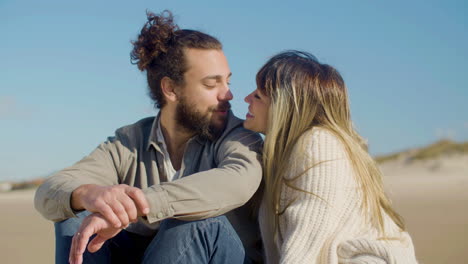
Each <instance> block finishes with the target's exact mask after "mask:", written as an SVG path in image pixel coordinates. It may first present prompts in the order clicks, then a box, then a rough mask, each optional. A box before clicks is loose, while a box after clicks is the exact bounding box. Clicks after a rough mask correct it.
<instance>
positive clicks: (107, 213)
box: [99, 204, 122, 228]
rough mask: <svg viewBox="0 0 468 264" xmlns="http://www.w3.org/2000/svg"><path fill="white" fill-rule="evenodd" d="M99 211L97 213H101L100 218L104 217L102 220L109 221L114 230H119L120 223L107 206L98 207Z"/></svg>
mask: <svg viewBox="0 0 468 264" xmlns="http://www.w3.org/2000/svg"><path fill="white" fill-rule="evenodd" d="M99 209H100V211H99V213H101V214H102V216H104V218H105V219H106V220H107V221H109V222H110V223H111V224H112V225H113V226H114V227H115V228H120V227H121V226H122V223H121V222H120V220H119V218H118V217H117V215H116V214H115V213H114V211H113V210H112V208H111V207H110V206H109V205H107V204H104V205H102V206H100V208H99Z"/></svg>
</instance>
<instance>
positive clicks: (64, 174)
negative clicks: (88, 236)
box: [35, 137, 148, 227]
mask: <svg viewBox="0 0 468 264" xmlns="http://www.w3.org/2000/svg"><path fill="white" fill-rule="evenodd" d="M128 155H129V154H128V153H126V151H125V148H124V147H122V144H121V142H120V140H118V138H117V137H113V138H109V140H108V141H107V142H105V143H103V144H101V145H100V146H99V147H98V148H97V149H96V150H94V151H93V152H92V153H91V154H90V155H88V156H87V157H85V158H84V159H82V160H81V161H79V162H78V163H76V164H75V165H73V166H71V167H69V168H66V169H64V170H62V171H60V172H58V173H57V174H55V175H53V176H52V177H50V178H49V179H47V180H46V182H45V183H44V184H42V185H41V186H40V187H39V189H38V190H37V192H36V197H35V207H36V209H37V210H38V211H39V212H40V213H41V214H42V215H43V216H44V217H45V218H47V219H50V220H53V221H59V220H63V219H66V218H70V217H74V216H75V211H80V210H88V211H90V212H99V213H101V214H102V215H103V216H104V217H106V218H107V219H108V220H109V221H110V222H111V223H113V224H114V226H116V227H120V226H126V225H128V224H129V222H130V221H136V219H137V214H138V213H140V214H144V213H146V212H147V211H148V204H147V202H146V199H145V197H144V195H143V192H142V191H141V189H138V188H135V187H131V186H128V185H123V184H121V185H117V184H118V183H119V173H120V171H121V170H122V163H124V161H125V160H127V159H128Z"/></svg>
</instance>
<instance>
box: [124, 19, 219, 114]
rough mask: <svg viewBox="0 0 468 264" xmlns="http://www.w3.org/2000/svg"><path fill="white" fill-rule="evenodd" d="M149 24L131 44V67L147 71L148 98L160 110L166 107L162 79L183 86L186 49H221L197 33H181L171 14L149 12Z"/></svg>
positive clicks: (189, 31) (215, 42) (215, 43)
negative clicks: (135, 65)
mask: <svg viewBox="0 0 468 264" xmlns="http://www.w3.org/2000/svg"><path fill="white" fill-rule="evenodd" d="M146 16H147V17H148V21H147V22H146V23H145V25H144V26H143V28H142V29H141V32H140V35H139V36H138V39H137V40H136V41H132V44H133V50H132V52H131V53H130V57H131V62H132V64H137V65H138V69H140V70H141V71H146V76H147V80H148V86H149V94H150V97H151V99H152V100H153V101H154V103H155V106H156V107H157V108H161V107H163V106H164V105H165V103H166V102H165V100H164V97H163V94H162V92H161V79H162V78H164V77H166V76H167V77H169V78H171V79H172V80H173V81H175V82H176V84H178V85H183V84H184V73H185V72H186V71H187V65H186V61H185V58H184V49H187V48H193V49H218V50H219V49H222V45H221V42H219V40H217V39H216V38H214V37H212V36H210V35H207V34H205V33H202V32H200V31H196V30H189V29H179V27H178V26H177V25H176V24H175V23H174V17H173V15H172V13H171V12H170V11H168V10H165V11H163V12H162V13H161V14H157V15H156V14H154V13H151V12H148V11H147V12H146Z"/></svg>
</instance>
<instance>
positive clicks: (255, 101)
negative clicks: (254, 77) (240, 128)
mask: <svg viewBox="0 0 468 264" xmlns="http://www.w3.org/2000/svg"><path fill="white" fill-rule="evenodd" d="M244 101H245V102H246V103H248V104H249V111H248V113H247V115H246V118H245V121H244V127H245V128H247V129H250V130H252V131H255V132H259V133H262V134H265V133H266V130H267V127H268V109H269V108H270V97H268V96H267V95H266V94H264V93H262V92H261V91H260V90H259V89H256V90H255V91H253V92H252V93H250V94H249V95H247V97H245V99H244Z"/></svg>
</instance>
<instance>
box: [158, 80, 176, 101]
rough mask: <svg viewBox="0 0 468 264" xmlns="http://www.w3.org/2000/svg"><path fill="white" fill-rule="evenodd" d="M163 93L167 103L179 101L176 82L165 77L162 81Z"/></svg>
mask: <svg viewBox="0 0 468 264" xmlns="http://www.w3.org/2000/svg"><path fill="white" fill-rule="evenodd" d="M161 92H162V93H163V95H164V98H165V99H166V101H167V102H175V101H177V99H178V98H177V93H176V85H175V83H174V81H173V80H172V79H171V78H169V77H167V76H166V77H163V78H162V79H161Z"/></svg>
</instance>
